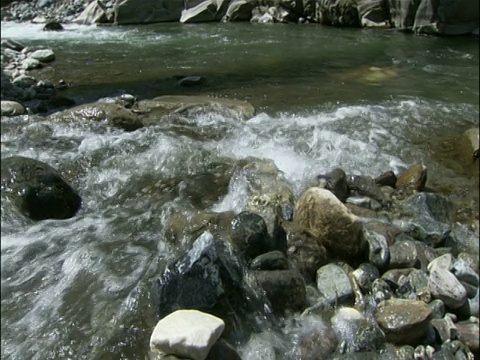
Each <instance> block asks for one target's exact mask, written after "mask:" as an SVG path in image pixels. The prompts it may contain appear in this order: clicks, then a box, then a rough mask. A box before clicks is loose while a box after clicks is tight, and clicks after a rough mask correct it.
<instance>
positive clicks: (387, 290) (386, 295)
mask: <svg viewBox="0 0 480 360" xmlns="http://www.w3.org/2000/svg"><path fill="white" fill-rule="evenodd" d="M372 295H373V298H374V300H375V302H376V303H377V304H378V303H380V302H382V301H384V300H388V299H390V298H391V297H392V296H393V291H392V289H391V287H390V284H389V283H388V282H387V281H385V280H384V279H382V278H380V279H375V280H374V281H373V284H372Z"/></svg>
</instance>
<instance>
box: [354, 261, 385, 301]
mask: <svg viewBox="0 0 480 360" xmlns="http://www.w3.org/2000/svg"><path fill="white" fill-rule="evenodd" d="M352 275H353V276H354V277H355V279H356V280H357V283H358V285H359V286H360V289H361V290H362V291H363V293H364V294H367V293H368V292H369V291H370V290H371V288H372V284H373V282H374V281H375V280H376V279H377V278H379V277H380V272H379V271H378V269H377V268H376V267H375V266H373V265H372V264H369V263H362V264H360V265H359V266H358V268H356V269H355V270H354V271H353V272H352Z"/></svg>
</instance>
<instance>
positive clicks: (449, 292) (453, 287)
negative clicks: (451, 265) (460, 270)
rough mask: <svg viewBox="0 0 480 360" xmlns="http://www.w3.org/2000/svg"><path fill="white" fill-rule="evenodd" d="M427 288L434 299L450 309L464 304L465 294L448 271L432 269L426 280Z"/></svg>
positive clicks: (460, 285)
mask: <svg viewBox="0 0 480 360" xmlns="http://www.w3.org/2000/svg"><path fill="white" fill-rule="evenodd" d="M428 288H429V289H430V292H431V293H432V296H433V297H434V298H437V299H440V300H442V301H443V302H444V303H445V305H447V306H448V307H449V308H451V309H457V308H459V307H461V306H462V305H463V304H465V301H466V300H467V292H466V290H465V288H464V287H463V285H462V284H461V283H460V281H458V280H457V278H456V277H455V275H453V274H452V273H451V272H450V271H448V270H445V269H442V268H440V267H438V266H437V267H433V268H432V269H431V271H430V275H429V279H428Z"/></svg>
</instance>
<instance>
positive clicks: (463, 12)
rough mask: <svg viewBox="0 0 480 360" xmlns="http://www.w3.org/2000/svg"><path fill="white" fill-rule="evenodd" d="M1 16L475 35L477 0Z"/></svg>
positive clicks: (175, 0)
mask: <svg viewBox="0 0 480 360" xmlns="http://www.w3.org/2000/svg"><path fill="white" fill-rule="evenodd" d="M2 18H3V19H4V20H20V21H26V20H31V21H35V22H44V21H48V20H49V19H50V20H51V19H55V20H58V21H65V22H77V23H82V24H106V23H107V24H111V23H114V24H119V25H124V24H142V23H154V22H171V21H180V22H184V23H189V22H211V21H251V22H257V23H273V22H280V23H319V24H324V25H333V26H351V27H376V28H378V27H381V28H396V29H399V30H403V31H413V32H415V33H426V34H440V35H441V34H444V35H461V34H477V35H478V29H479V8H478V2H477V1H476V0H462V1H460V2H458V1H454V0H446V1H440V0H435V1H429V0H419V1H416V2H413V3H411V4H410V3H405V2H402V1H398V0H304V1H290V0H280V1H278V0H275V1H274V0H267V1H263V0H220V1H217V0H189V1H183V0H166V1H158V0H149V1H144V0H122V1H113V0H109V1H108V0H93V1H82V0H76V1H73V2H71V1H68V2H66V1H60V2H53V1H50V0H39V1H32V2H22V1H15V2H12V3H11V4H9V5H8V6H6V7H4V8H2Z"/></svg>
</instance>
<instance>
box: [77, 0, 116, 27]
mask: <svg viewBox="0 0 480 360" xmlns="http://www.w3.org/2000/svg"><path fill="white" fill-rule="evenodd" d="M116 3H118V2H116ZM110 20H112V19H111V16H108V11H107V7H106V6H105V4H103V2H102V1H100V0H94V1H92V2H91V3H89V4H88V5H87V7H86V8H85V9H84V10H83V11H82V13H81V14H80V15H78V16H77V17H76V18H75V20H73V22H75V23H77V24H83V25H89V24H101V23H106V22H110Z"/></svg>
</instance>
